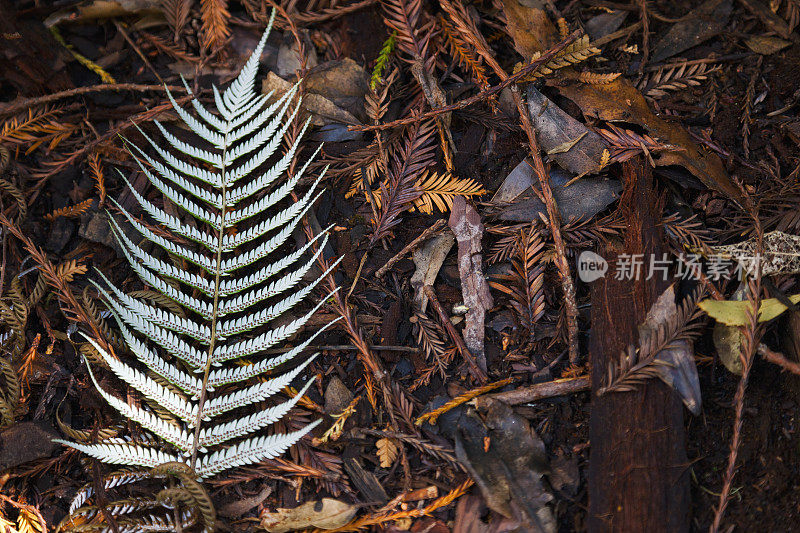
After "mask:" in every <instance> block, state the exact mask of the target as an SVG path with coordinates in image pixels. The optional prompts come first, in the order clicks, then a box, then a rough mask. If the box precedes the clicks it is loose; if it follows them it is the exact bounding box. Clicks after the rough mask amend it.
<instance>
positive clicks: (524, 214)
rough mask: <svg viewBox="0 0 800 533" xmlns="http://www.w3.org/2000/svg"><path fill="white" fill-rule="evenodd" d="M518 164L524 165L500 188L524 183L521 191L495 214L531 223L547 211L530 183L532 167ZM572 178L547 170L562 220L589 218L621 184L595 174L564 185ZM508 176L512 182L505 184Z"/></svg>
mask: <svg viewBox="0 0 800 533" xmlns="http://www.w3.org/2000/svg"><path fill="white" fill-rule="evenodd" d="M520 165H524V166H522V168H521V169H520V170H519V171H518V170H517V169H514V171H512V172H511V174H509V175H508V177H507V178H506V181H504V182H503V185H502V186H501V187H500V188H501V190H502V189H503V188H504V187H505V190H506V191H507V192H516V191H517V190H518V189H519V188H520V187H522V186H523V185H525V188H524V189H523V191H522V193H517V194H516V195H515V198H516V199H515V200H514V201H513V202H512V203H510V205H507V206H506V207H504V208H503V210H502V211H501V212H500V213H499V215H498V216H499V218H500V219H501V220H508V221H512V222H531V221H533V220H538V219H539V217H540V215H541V214H546V213H547V208H546V207H545V205H544V202H542V201H541V200H540V199H539V197H538V196H537V195H536V194H535V193H534V192H533V190H532V189H531V186H533V185H534V184H536V183H537V181H538V180H537V179H536V178H535V176H534V175H533V169H532V168H531V166H530V165H529V164H528V163H527V162H526V161H523V162H522V163H520ZM518 168H519V167H518ZM515 174H516V175H515ZM512 175H513V178H512ZM572 177H573V176H572V175H570V174H567V173H566V172H564V171H563V170H560V169H554V170H551V171H550V185H551V188H552V189H553V198H554V199H555V201H556V206H557V207H558V212H559V214H560V215H561V218H562V219H564V220H569V219H571V218H583V219H584V220H587V219H590V218H592V217H593V216H595V215H596V214H597V213H599V212H600V211H602V210H603V209H605V208H606V207H608V206H609V205H611V203H612V202H615V201H616V200H617V199H618V198H619V195H620V192H622V185H621V184H620V182H619V181H617V180H612V179H602V178H598V177H591V178H581V179H579V180H578V181H576V182H574V183H573V184H571V185H570V186H568V187H567V186H566V185H567V183H569V181H570V180H571V179H572ZM510 179H511V181H512V183H510V184H508V185H506V182H507V181H509V180H510ZM498 192H499V191H498ZM496 196H497V195H496ZM505 196H510V194H504V195H503V196H501V197H505ZM492 200H494V199H492Z"/></svg>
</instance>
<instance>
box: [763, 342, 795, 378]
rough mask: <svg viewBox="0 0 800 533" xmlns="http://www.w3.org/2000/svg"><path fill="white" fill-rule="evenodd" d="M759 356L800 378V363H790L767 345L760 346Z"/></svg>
mask: <svg viewBox="0 0 800 533" xmlns="http://www.w3.org/2000/svg"><path fill="white" fill-rule="evenodd" d="M758 354H759V355H760V356H761V357H763V358H764V359H766V360H767V361H769V362H770V363H773V364H776V365H778V366H779V367H781V368H782V369H784V370H788V371H789V372H791V373H792V374H795V375H798V376H800V363H797V362H795V361H790V360H789V359H787V358H786V356H785V355H783V354H782V353H780V352H775V351H773V350H771V349H770V348H769V346H767V345H766V344H759V345H758Z"/></svg>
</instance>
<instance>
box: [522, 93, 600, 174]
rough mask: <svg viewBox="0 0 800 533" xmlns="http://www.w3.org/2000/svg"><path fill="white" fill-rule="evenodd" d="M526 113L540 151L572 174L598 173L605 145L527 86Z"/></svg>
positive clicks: (584, 127) (596, 135)
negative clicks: (528, 114) (540, 148)
mask: <svg viewBox="0 0 800 533" xmlns="http://www.w3.org/2000/svg"><path fill="white" fill-rule="evenodd" d="M528 110H529V112H530V116H531V121H532V123H533V127H534V128H536V133H537V137H538V139H539V143H540V145H541V147H542V149H543V150H544V151H545V152H547V154H548V155H549V156H550V157H551V158H552V159H554V160H555V161H556V163H558V165H559V166H560V167H562V168H564V169H565V170H568V171H569V172H572V173H573V174H588V173H591V172H597V171H598V170H599V169H600V160H601V159H602V157H603V151H604V150H605V149H606V144H605V142H603V139H602V137H600V136H599V135H598V134H597V133H595V132H593V131H590V130H588V129H587V128H586V126H584V125H583V124H581V123H580V122H578V121H577V120H575V119H574V118H572V117H571V116H569V115H568V114H567V113H566V112H564V111H563V110H562V109H561V108H560V107H558V106H557V105H556V104H554V103H553V102H552V101H551V100H550V99H549V98H547V97H546V96H544V95H543V94H542V93H540V92H539V91H537V90H536V89H535V88H534V87H533V86H528Z"/></svg>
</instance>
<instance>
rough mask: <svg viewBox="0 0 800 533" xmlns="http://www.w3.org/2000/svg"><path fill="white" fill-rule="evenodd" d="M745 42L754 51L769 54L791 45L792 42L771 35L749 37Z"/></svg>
mask: <svg viewBox="0 0 800 533" xmlns="http://www.w3.org/2000/svg"><path fill="white" fill-rule="evenodd" d="M744 44H745V45H747V48H749V49H750V50H752V51H753V52H755V53H757V54H761V55H765V56H768V55H770V54H774V53H775V52H780V51H781V50H783V49H784V48H786V47H787V46H791V44H792V42H791V41H786V40H784V39H781V38H779V37H772V36H770V35H756V36H753V37H750V38H749V39H747V40H746V41H745V42H744Z"/></svg>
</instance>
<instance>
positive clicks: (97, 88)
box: [0, 83, 186, 116]
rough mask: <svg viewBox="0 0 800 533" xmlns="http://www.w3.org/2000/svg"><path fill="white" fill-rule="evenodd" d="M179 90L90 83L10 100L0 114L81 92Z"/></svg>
mask: <svg viewBox="0 0 800 533" xmlns="http://www.w3.org/2000/svg"><path fill="white" fill-rule="evenodd" d="M167 90H169V91H179V92H186V88H185V87H178V86H174V85H169V86H168V85H141V84H139V83H104V84H102V85H91V86H89V87H77V88H75V89H69V90H67V91H61V92H57V93H53V94H46V95H44V96H37V97H36V98H26V99H24V100H20V101H18V102H17V101H14V102H10V103H8V104H7V105H5V106H3V107H0V116H6V115H13V114H15V113H18V112H19V111H24V110H25V109H28V108H31V107H36V106H40V105H43V104H49V103H50V102H55V101H56V100H61V99H64V98H71V97H73V96H80V95H82V94H90V93H97V92H104V91H136V92H146V91H161V92H165V91H167Z"/></svg>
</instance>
